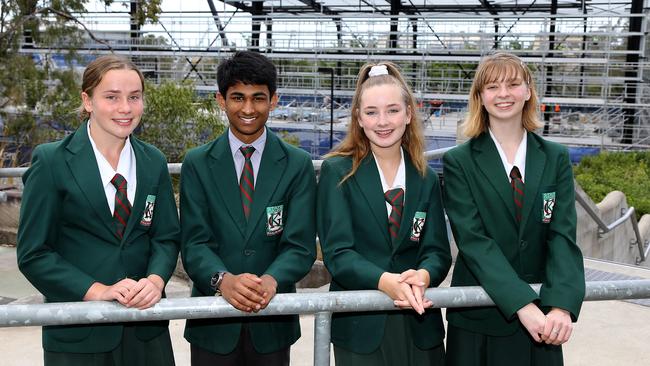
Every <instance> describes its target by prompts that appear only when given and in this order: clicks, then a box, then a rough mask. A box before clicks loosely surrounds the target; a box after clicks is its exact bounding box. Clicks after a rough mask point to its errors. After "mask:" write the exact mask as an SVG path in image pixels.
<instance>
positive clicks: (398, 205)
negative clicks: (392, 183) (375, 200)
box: [384, 188, 404, 244]
mask: <svg viewBox="0 0 650 366" xmlns="http://www.w3.org/2000/svg"><path fill="white" fill-rule="evenodd" d="M384 198H385V199H386V202H388V204H389V205H390V206H391V210H390V215H388V233H389V234H390V238H391V242H392V243H393V244H395V241H396V240H397V234H398V233H399V224H400V222H402V208H403V207H404V190H403V189H402V188H395V189H389V190H388V191H386V193H384Z"/></svg>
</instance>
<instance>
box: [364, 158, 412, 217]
mask: <svg viewBox="0 0 650 366" xmlns="http://www.w3.org/2000/svg"><path fill="white" fill-rule="evenodd" d="M399 152H400V162H399V167H398V168H397V174H396V175H395V180H393V185H392V186H388V183H386V178H385V177H384V172H383V171H382V170H381V167H380V166H379V164H377V156H375V153H373V154H372V155H373V156H374V157H375V165H377V170H379V178H380V179H381V189H382V191H383V192H384V194H385V193H386V192H388V191H389V190H391V189H395V188H402V189H403V190H404V197H406V166H405V165H404V150H402V147H401V146H400V148H399ZM392 209H393V208H392V207H391V205H390V203H388V202H386V212H387V213H388V216H390V211H391V210H392Z"/></svg>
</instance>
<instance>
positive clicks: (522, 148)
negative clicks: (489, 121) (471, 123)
mask: <svg viewBox="0 0 650 366" xmlns="http://www.w3.org/2000/svg"><path fill="white" fill-rule="evenodd" d="M488 131H489V132H490V137H491V138H492V141H493V142H494V145H495V146H496V148H497V152H498V153H499V157H500V158H501V162H502V163H503V168H504V169H505V172H506V175H507V176H508V179H510V171H511V170H512V167H515V166H516V167H517V168H518V169H519V172H520V173H521V180H522V181H523V182H525V181H526V179H525V178H526V149H527V147H528V138H527V137H528V133H527V132H526V131H524V134H523V136H522V137H521V141H520V142H519V147H518V148H517V152H516V153H515V159H514V160H513V162H512V164H510V163H509V162H508V158H507V157H506V153H505V151H503V149H502V148H501V144H499V141H498V140H497V138H496V136H494V133H492V129H491V128H488Z"/></svg>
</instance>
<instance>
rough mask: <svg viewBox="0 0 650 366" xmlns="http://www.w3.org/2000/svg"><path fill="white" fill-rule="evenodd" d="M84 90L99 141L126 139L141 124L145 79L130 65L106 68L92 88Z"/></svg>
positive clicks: (94, 132) (113, 141)
mask: <svg viewBox="0 0 650 366" xmlns="http://www.w3.org/2000/svg"><path fill="white" fill-rule="evenodd" d="M91 94H92V95H89V94H88V93H85V92H84V93H81V99H82V101H83V105H84V109H85V110H86V111H87V112H88V113H89V114H90V125H91V129H90V134H91V136H92V138H93V140H94V141H95V142H96V143H98V144H107V143H108V144H112V143H122V144H123V143H124V140H125V139H126V138H127V137H128V136H129V135H130V134H131V133H132V132H133V130H135V128H136V127H138V124H139V123H140V118H141V117H142V112H143V111H144V102H143V99H142V98H143V90H142V81H141V80H140V77H139V75H138V73H137V72H136V71H134V70H128V69H114V70H109V71H107V72H106V73H105V74H104V76H103V77H102V79H101V81H100V82H99V84H97V86H96V87H95V88H94V89H93V90H92V92H91Z"/></svg>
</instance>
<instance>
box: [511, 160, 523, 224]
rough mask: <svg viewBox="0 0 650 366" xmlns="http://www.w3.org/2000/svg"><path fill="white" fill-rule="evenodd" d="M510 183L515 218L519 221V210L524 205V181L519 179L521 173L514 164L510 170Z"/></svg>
mask: <svg viewBox="0 0 650 366" xmlns="http://www.w3.org/2000/svg"><path fill="white" fill-rule="evenodd" d="M510 178H511V180H510V184H511V185H512V197H513V198H514V200H515V218H516V219H517V222H520V221H521V210H522V208H523V207H524V181H523V180H522V179H521V173H520V172H519V168H517V167H516V166H513V167H512V170H511V171H510Z"/></svg>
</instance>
